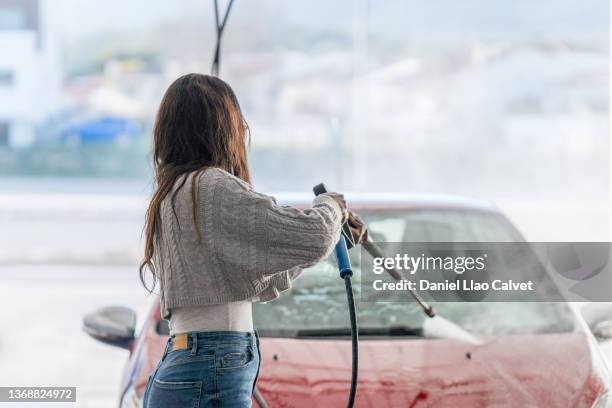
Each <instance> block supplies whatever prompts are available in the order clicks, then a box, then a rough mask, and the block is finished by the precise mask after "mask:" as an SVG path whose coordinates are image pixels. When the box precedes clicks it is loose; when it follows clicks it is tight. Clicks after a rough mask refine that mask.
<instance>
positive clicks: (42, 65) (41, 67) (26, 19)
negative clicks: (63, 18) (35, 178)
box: [0, 0, 62, 148]
mask: <svg viewBox="0 0 612 408" xmlns="http://www.w3.org/2000/svg"><path fill="white" fill-rule="evenodd" d="M50 3H52V2H48V1H44V0H0V49H1V50H2V52H1V53H0V145H5V146H10V147H14V148H24V147H29V146H32V145H33V144H34V141H35V139H36V136H37V135H38V134H39V133H40V132H41V131H42V129H40V126H41V125H42V124H44V122H45V121H46V120H47V119H48V118H49V116H50V115H52V114H53V112H54V111H57V110H58V109H59V107H60V102H61V96H62V88H61V86H62V82H61V75H62V72H61V66H60V53H59V52H60V51H59V49H58V47H59V44H58V41H57V37H56V35H55V34H56V33H54V32H53V30H52V29H51V27H50V24H51V21H50V19H49V17H50V15H49V11H50V10H49V7H50V6H51V4H50Z"/></svg>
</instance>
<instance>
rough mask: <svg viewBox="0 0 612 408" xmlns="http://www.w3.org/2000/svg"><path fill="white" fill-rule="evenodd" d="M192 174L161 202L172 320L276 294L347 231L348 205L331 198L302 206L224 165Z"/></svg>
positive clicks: (159, 250)
mask: <svg viewBox="0 0 612 408" xmlns="http://www.w3.org/2000/svg"><path fill="white" fill-rule="evenodd" d="M196 174H197V177H198V179H197V180H196V181H195V183H192V181H193V177H195V175H196ZM185 177H186V180H182V179H179V180H178V181H177V183H176V185H175V187H174V190H173V191H172V192H171V193H170V194H168V195H167V196H166V198H165V199H164V200H163V201H162V203H161V206H160V221H161V228H160V229H158V232H157V234H156V236H155V251H154V258H153V262H154V265H155V271H156V274H157V276H158V278H159V282H160V297H161V309H162V317H163V318H165V319H169V318H170V316H171V310H172V309H173V308H177V307H189V306H202V305H214V304H224V303H229V302H236V301H242V300H249V299H250V300H252V301H261V302H266V301H270V300H273V299H275V298H277V297H278V296H279V294H280V292H283V291H285V290H287V289H289V288H290V287H291V281H292V280H293V279H295V278H297V277H298V276H299V274H300V273H301V271H302V269H303V268H306V267H309V266H312V265H314V264H315V263H317V262H319V261H320V260H322V259H324V258H325V257H327V256H328V255H329V254H330V253H331V251H332V249H333V247H334V244H335V243H336V242H337V241H338V239H339V237H340V227H341V221H342V209H341V208H340V206H339V205H338V203H337V202H336V201H335V200H334V199H333V198H331V197H330V196H327V195H320V196H317V197H316V198H315V199H314V202H313V207H312V208H309V209H306V210H299V209H297V208H293V207H289V206H279V205H277V204H276V200H275V199H274V198H273V197H270V196H266V195H264V194H260V193H257V192H255V191H254V190H253V189H252V187H251V186H250V185H249V184H248V183H246V182H244V181H242V180H241V179H239V178H237V177H235V176H233V175H231V174H229V173H227V172H226V171H224V170H221V169H218V168H209V169H206V170H204V171H202V172H199V173H191V174H189V175H187V176H185ZM183 181H184V182H183ZM192 185H194V186H195V190H196V191H194V192H193V194H194V197H195V198H196V206H195V208H194V207H193V205H192ZM175 193H176V194H175ZM173 197H174V199H173ZM194 210H195V211H194ZM194 218H195V219H194Z"/></svg>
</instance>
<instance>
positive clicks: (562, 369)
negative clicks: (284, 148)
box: [84, 195, 612, 408]
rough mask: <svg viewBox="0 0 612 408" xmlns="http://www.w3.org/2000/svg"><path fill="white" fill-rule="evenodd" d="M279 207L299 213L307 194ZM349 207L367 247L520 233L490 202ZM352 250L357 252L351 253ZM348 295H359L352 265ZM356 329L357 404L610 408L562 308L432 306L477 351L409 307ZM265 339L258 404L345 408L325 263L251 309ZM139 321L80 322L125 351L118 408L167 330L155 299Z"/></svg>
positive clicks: (119, 313)
mask: <svg viewBox="0 0 612 408" xmlns="http://www.w3.org/2000/svg"><path fill="white" fill-rule="evenodd" d="M278 198H279V202H283V203H285V204H291V205H294V206H298V207H300V206H307V205H308V204H309V203H310V202H311V200H310V197H306V196H285V197H281V196H279V197H278ZM347 202H349V203H350V206H351V208H352V209H354V210H355V211H356V212H358V213H359V214H360V215H362V218H363V219H364V220H365V221H366V223H367V224H368V226H369V229H370V236H371V237H372V238H373V239H374V240H375V241H381V242H383V241H386V242H409V241H415V242H426V241H439V242H449V241H456V242H477V241H488V242H505V241H523V240H524V239H523V237H522V236H521V234H520V233H519V232H518V231H517V230H516V228H514V227H513V226H512V224H511V223H510V222H509V221H508V220H507V219H506V218H505V217H504V216H503V215H502V214H500V212H499V211H498V210H497V209H496V208H495V207H494V206H492V205H489V204H486V203H482V202H477V201H473V200H468V199H462V198H453V197H446V196H433V195H392V196H383V195H362V196H357V197H351V196H350V195H347ZM352 252H354V254H353V255H352V256H354V255H358V254H359V251H358V250H354V251H352ZM355 258H356V259H354V261H353V262H354V265H353V266H354V269H355V277H354V281H355V284H354V288H355V289H356V291H357V293H356V299H359V293H358V292H359V290H358V289H359V284H358V282H359V259H358V257H355ZM357 307H358V319H359V325H360V340H361V341H360V343H359V362H360V365H359V385H358V389H357V398H356V406H358V407H489V406H494V407H530V406H538V407H597V408H603V407H608V406H611V405H608V403H609V402H610V403H612V401H608V400H607V398H608V392H609V390H610V377H609V373H608V369H607V367H606V365H605V362H604V360H603V358H602V357H601V355H600V352H599V348H598V346H597V344H596V342H595V340H594V337H593V335H592V334H591V332H590V330H589V328H588V327H587V325H586V323H585V321H584V319H582V318H581V317H580V316H579V314H578V311H577V310H576V309H575V308H574V307H573V306H572V305H570V304H565V303H437V304H436V305H435V308H436V311H437V313H438V314H439V315H441V316H445V317H446V318H447V319H449V320H451V321H453V322H454V323H456V324H458V325H459V326H461V327H463V328H465V329H466V330H468V331H470V332H471V333H474V334H476V335H478V336H480V338H481V340H482V344H480V345H474V344H471V343H465V342H462V341H460V340H454V339H433V338H426V337H425V334H424V331H423V330H422V326H423V321H424V317H423V314H422V312H421V310H420V309H418V308H417V306H416V305H415V304H414V303H374V302H368V303H362V304H359V303H358V304H357ZM253 312H254V321H255V327H256V328H257V329H258V332H259V334H260V336H261V351H262V365H261V371H260V376H259V381H258V383H257V391H258V392H257V394H256V398H254V406H258V400H259V401H261V400H264V401H265V403H266V404H267V406H269V407H271V408H272V407H315V406H316V407H342V406H345V405H346V400H347V396H348V390H349V383H350V370H351V347H350V331H349V321H348V312H347V309H346V300H345V292H344V286H343V282H342V280H341V279H339V278H338V274H337V270H336V267H335V265H334V264H333V263H332V262H328V261H325V262H321V263H320V264H318V265H316V266H315V267H313V268H311V269H310V270H308V271H305V272H304V274H303V275H302V276H301V277H300V278H299V279H298V280H297V281H296V282H295V284H294V287H293V289H292V290H291V291H290V292H289V293H287V294H284V295H282V296H281V297H280V298H279V299H277V300H276V301H274V302H271V303H269V304H255V305H254V311H253ZM135 321H136V316H135V313H134V312H133V311H131V310H130V309H127V308H124V307H108V308H103V309H101V310H98V311H96V312H93V313H91V314H89V315H88V316H86V317H85V319H84V323H85V324H84V327H85V331H86V332H87V333H89V334H90V335H92V336H93V337H95V338H96V339H98V340H100V341H103V342H105V343H108V344H113V345H116V346H120V347H124V348H126V349H128V350H129V351H130V357H129V360H128V362H127V364H126V367H125V372H124V375H123V386H122V387H123V388H122V389H123V392H122V394H121V396H120V406H121V407H122V408H133V407H140V406H141V405H142V402H141V399H142V395H143V393H144V388H145V385H146V383H147V378H148V376H149V374H150V373H151V371H152V370H153V368H154V366H155V365H156V364H157V361H158V360H159V358H160V357H161V354H162V350H163V347H164V345H165V342H166V340H167V334H168V326H167V324H166V322H165V321H164V320H161V319H160V312H159V304H158V302H157V300H156V301H155V302H154V303H153V305H152V307H151V310H150V312H149V316H148V317H147V319H146V322H145V324H144V326H143V328H142V331H141V332H140V334H139V335H138V336H136V337H135V336H134V330H135V329H134V325H135Z"/></svg>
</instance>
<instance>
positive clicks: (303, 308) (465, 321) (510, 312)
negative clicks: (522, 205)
mask: <svg viewBox="0 0 612 408" xmlns="http://www.w3.org/2000/svg"><path fill="white" fill-rule="evenodd" d="M359 212H360V215H361V216H362V218H363V219H364V220H365V222H366V223H367V225H368V227H369V231H370V236H371V237H372V239H373V240H374V241H378V242H514V241H521V240H523V239H522V237H521V235H520V234H519V233H518V231H517V230H516V229H515V228H514V227H513V226H512V225H511V224H510V223H509V222H508V221H507V220H506V219H505V218H504V217H502V216H501V215H499V214H497V213H492V212H481V211H467V210H451V209H406V210H376V211H359ZM358 257H359V251H358V250H352V251H351V258H352V259H351V260H352V263H353V269H354V271H353V272H354V276H353V289H354V291H355V299H356V300H359V299H360V296H361V293H360V287H361V285H360V280H361V270H360V263H359V259H358ZM433 306H434V308H435V310H436V311H437V313H438V314H440V315H441V316H444V317H445V318H447V319H449V320H452V321H454V322H455V323H457V324H458V325H460V326H461V327H463V328H465V329H467V330H469V331H471V332H473V333H478V334H483V335H503V334H524V333H544V332H563V331H569V330H571V329H572V328H573V320H572V316H571V313H570V310H569V308H568V306H567V305H566V304H564V303H518V302H514V303H469V302H462V303H450V302H438V303H435V304H433ZM357 308H358V319H359V325H360V333H361V331H363V332H364V334H366V335H367V333H368V331H369V332H371V333H372V334H377V335H379V334H383V335H384V334H396V335H401V334H406V335H411V334H412V335H415V334H419V331H420V329H421V327H422V325H423V322H424V315H423V312H422V310H421V309H420V308H419V307H418V306H417V305H416V304H415V303H412V302H406V303H399V302H398V303H389V302H387V303H384V302H379V303H375V302H359V303H358V304H357ZM254 320H255V326H256V327H257V328H258V330H259V331H260V332H261V333H262V334H263V335H269V336H300V335H306V334H307V335H316V334H317V333H320V334H321V335H323V334H324V333H328V334H329V333H339V334H344V333H348V331H347V330H348V328H349V324H348V313H347V310H346V292H345V289H344V284H343V283H342V281H341V280H340V278H339V277H338V271H337V268H336V266H335V261H334V260H333V259H332V258H331V257H330V258H328V259H327V260H325V261H323V262H320V263H319V264H317V265H315V266H313V267H311V268H309V269H307V270H305V271H304V272H303V274H302V275H301V276H300V278H299V279H297V280H296V281H294V282H293V289H292V290H291V291H289V292H287V293H284V294H282V295H281V297H280V298H279V299H277V300H275V301H274V302H270V303H266V304H259V303H257V304H255V305H254Z"/></svg>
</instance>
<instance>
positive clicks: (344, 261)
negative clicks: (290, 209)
mask: <svg viewBox="0 0 612 408" xmlns="http://www.w3.org/2000/svg"><path fill="white" fill-rule="evenodd" d="M312 191H313V192H314V193H315V195H319V194H323V193H327V188H326V187H325V184H323V183H321V184H317V185H316V186H314V187H313V189H312ZM335 253H336V260H337V261H338V269H339V271H340V278H342V279H343V280H344V286H345V287H346V298H347V300H348V308H349V318H350V320H351V345H352V347H351V350H352V359H353V364H352V366H353V367H352V369H351V390H350V393H349V399H348V403H347V406H348V407H349V408H352V407H353V405H354V404H355V394H356V393H357V372H358V370H359V331H358V329H357V313H356V310H355V299H354V298H353V285H352V283H351V277H352V276H353V269H352V267H351V260H350V258H349V255H348V248H347V246H346V239H345V238H344V235H340V239H339V240H338V243H337V244H336V247H335Z"/></svg>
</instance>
